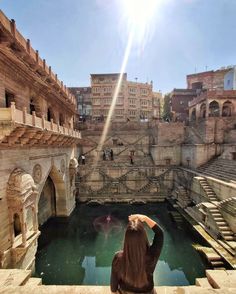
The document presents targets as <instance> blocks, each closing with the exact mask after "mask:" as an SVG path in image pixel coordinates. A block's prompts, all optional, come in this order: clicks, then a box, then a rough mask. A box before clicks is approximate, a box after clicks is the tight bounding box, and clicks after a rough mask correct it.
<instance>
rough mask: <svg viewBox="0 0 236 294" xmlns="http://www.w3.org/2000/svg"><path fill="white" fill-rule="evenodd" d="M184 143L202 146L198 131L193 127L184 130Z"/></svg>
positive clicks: (202, 141)
mask: <svg viewBox="0 0 236 294" xmlns="http://www.w3.org/2000/svg"><path fill="white" fill-rule="evenodd" d="M185 138H186V139H185V143H189V144H203V143H204V140H203V138H202V136H201V134H200V133H199V131H198V130H197V129H196V128H195V127H193V126H187V127H186V128H185Z"/></svg>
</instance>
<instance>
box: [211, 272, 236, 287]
mask: <svg viewBox="0 0 236 294" xmlns="http://www.w3.org/2000/svg"><path fill="white" fill-rule="evenodd" d="M206 277H207V279H208V281H209V283H210V284H211V286H212V287H213V288H215V289H219V288H236V272H235V270H226V271H225V270H206Z"/></svg>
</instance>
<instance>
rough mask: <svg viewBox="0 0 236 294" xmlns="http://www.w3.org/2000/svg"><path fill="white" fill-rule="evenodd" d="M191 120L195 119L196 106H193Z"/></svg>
mask: <svg viewBox="0 0 236 294" xmlns="http://www.w3.org/2000/svg"><path fill="white" fill-rule="evenodd" d="M190 120H191V121H195V120H196V108H193V110H192V112H191V118H190Z"/></svg>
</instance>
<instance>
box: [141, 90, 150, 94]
mask: <svg viewBox="0 0 236 294" xmlns="http://www.w3.org/2000/svg"><path fill="white" fill-rule="evenodd" d="M140 92H141V94H142V95H147V94H148V90H147V89H141V90H140Z"/></svg>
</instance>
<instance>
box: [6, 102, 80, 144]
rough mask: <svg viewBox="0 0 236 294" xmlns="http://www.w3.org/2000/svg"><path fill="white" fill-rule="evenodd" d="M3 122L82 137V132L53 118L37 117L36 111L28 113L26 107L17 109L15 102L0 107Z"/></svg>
mask: <svg viewBox="0 0 236 294" xmlns="http://www.w3.org/2000/svg"><path fill="white" fill-rule="evenodd" d="M1 122H5V123H6V122H11V123H16V124H22V125H25V126H31V127H36V128H39V129H43V130H47V131H51V132H55V133H60V134H62V135H65V136H71V137H76V138H78V139H81V134H80V132H78V131H75V130H73V129H71V128H66V127H65V126H60V125H59V123H57V124H56V123H54V122H53V119H51V120H50V121H47V120H46V119H45V118H44V117H37V116H36V114H35V112H34V111H33V113H32V115H31V114H29V113H27V111H26V108H24V109H23V111H22V110H19V109H16V107H15V103H14V102H11V107H9V108H0V123H1Z"/></svg>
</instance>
